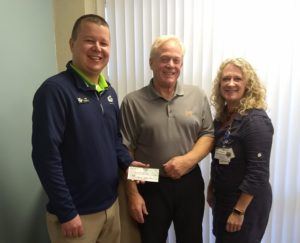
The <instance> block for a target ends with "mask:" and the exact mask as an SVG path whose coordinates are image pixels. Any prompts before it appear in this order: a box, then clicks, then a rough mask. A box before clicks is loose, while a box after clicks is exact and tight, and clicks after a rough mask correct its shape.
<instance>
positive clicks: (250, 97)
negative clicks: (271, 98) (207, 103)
mask: <svg viewBox="0 0 300 243" xmlns="http://www.w3.org/2000/svg"><path fill="white" fill-rule="evenodd" d="M228 64H232V65H234V66H236V67H238V68H239V69H240V70H241V72H242V74H243V77H244V78H245V80H246V90H245V94H244V96H243V98H242V99H241V100H240V105H239V107H238V108H237V112H238V113H239V114H241V115H243V114H245V113H246V111H247V110H249V109H253V108H256V109H264V110H265V109H266V108H267V104H266V101H265V98H266V89H265V87H264V85H263V84H262V83H261V81H260V79H259V78H258V76H257V74H256V72H255V70H254V69H253V67H252V66H251V65H250V63H249V62H247V61H246V60H245V59H243V58H230V59H226V60H225V61H224V62H223V63H222V64H221V65H220V67H219V70H218V73H217V76H216V78H215V80H214V83H213V88H212V94H211V103H212V105H213V106H214V108H215V110H216V119H217V120H220V121H223V120H224V115H225V114H224V107H225V105H226V101H225V99H224V98H223V97H222V95H221V92H220V82H221V80H222V75H223V70H224V68H225V67H226V66H227V65H228Z"/></svg>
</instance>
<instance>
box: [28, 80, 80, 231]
mask: <svg viewBox="0 0 300 243" xmlns="http://www.w3.org/2000/svg"><path fill="white" fill-rule="evenodd" d="M65 121H66V109H65V102H64V98H63V94H62V92H61V91H60V90H59V89H58V88H57V87H56V86H52V85H42V86H41V88H40V89H39V90H38V91H37V93H36V94H35V97H34V100H33V114H32V160H33V164H34V167H35V169H36V171H37V174H38V176H39V178H40V181H41V183H42V185H43V187H44V189H45V191H46V193H47V195H48V197H49V201H50V202H51V205H52V207H53V208H54V210H55V214H56V216H57V217H58V219H59V221H60V222H61V223H62V230H63V232H64V234H65V235H74V236H76V235H81V234H82V226H81V221H80V218H79V216H78V213H77V210H76V207H75V205H74V204H73V200H72V197H71V194H70V191H69V188H68V186H67V184H66V181H65V178H64V175H63V167H62V158H61V153H60V146H61V144H62V142H63V134H64V129H65ZM69 223H70V225H69ZM65 226H66V227H65Z"/></svg>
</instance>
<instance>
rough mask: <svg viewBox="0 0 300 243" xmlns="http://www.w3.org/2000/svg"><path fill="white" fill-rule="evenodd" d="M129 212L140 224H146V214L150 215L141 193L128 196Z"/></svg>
mask: <svg viewBox="0 0 300 243" xmlns="http://www.w3.org/2000/svg"><path fill="white" fill-rule="evenodd" d="M128 204H129V212H130V215H131V217H132V218H133V219H134V220H135V221H137V222H138V223H140V224H143V223H144V222H145V220H144V214H145V215H148V211H147V207H146V204H145V201H144V198H143V197H142V196H141V194H139V193H134V194H131V195H129V196H128Z"/></svg>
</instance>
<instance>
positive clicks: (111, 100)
mask: <svg viewBox="0 0 300 243" xmlns="http://www.w3.org/2000/svg"><path fill="white" fill-rule="evenodd" d="M107 100H108V102H109V103H114V99H113V97H111V95H109V96H108V97H107Z"/></svg>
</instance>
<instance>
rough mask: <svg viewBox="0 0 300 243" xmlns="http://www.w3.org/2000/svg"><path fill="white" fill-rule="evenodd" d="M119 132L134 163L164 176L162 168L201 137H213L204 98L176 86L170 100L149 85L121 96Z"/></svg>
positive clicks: (195, 90) (192, 88) (195, 91)
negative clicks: (156, 170)
mask: <svg viewBox="0 0 300 243" xmlns="http://www.w3.org/2000/svg"><path fill="white" fill-rule="evenodd" d="M121 132H122V135H123V142H124V144H125V145H126V146H127V147H128V148H129V149H130V150H132V151H134V157H135V160H138V161H141V162H145V163H149V164H150V166H151V167H154V168H159V169H160V174H161V175H164V171H163V169H162V164H164V163H166V162H167V161H168V160H169V159H171V158H172V157H174V156H179V155H183V154H185V153H187V152H188V151H190V150H191V149H192V147H193V145H194V144H195V142H196V141H197V140H198V139H199V138H200V137H201V136H213V123H212V116H211V111H210V107H209V103H208V100H207V97H206V95H205V94H204V92H203V91H202V90H201V89H199V88H198V87H196V86H192V85H181V84H179V83H177V85H176V90H175V94H174V97H173V98H172V99H171V100H166V99H164V98H162V97H161V96H160V95H159V93H158V92H157V91H156V90H155V89H154V87H153V83H152V81H151V82H150V84H149V85H148V86H146V87H144V88H142V89H140V90H137V91H134V92H132V93H130V94H128V95H127V96H125V98H124V100H123V102H122V105H121Z"/></svg>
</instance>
